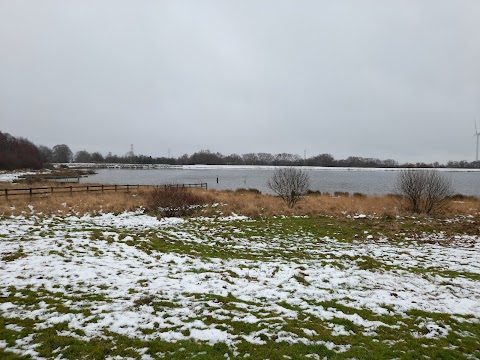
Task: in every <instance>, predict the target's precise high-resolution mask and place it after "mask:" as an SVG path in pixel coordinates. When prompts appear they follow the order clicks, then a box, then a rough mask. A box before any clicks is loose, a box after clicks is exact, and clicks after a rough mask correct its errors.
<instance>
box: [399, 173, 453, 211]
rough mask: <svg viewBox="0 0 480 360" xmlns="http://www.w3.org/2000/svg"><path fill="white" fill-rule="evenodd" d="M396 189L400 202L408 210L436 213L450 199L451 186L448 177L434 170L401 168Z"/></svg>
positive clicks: (446, 204) (445, 205) (444, 206)
mask: <svg viewBox="0 0 480 360" xmlns="http://www.w3.org/2000/svg"><path fill="white" fill-rule="evenodd" d="M396 190H397V193H398V195H400V197H399V200H400V202H401V204H402V205H403V206H404V207H405V208H406V209H407V210H408V211H410V212H413V213H415V214H418V213H425V214H430V213H438V212H441V211H442V210H443V209H444V208H446V207H447V206H448V204H449V202H450V201H451V197H452V194H453V186H452V183H451V181H450V179H449V178H447V177H446V176H445V175H442V174H440V173H439V172H438V171H435V170H424V169H422V170H418V169H417V170H412V169H408V170H403V171H401V172H400V173H399V175H398V178H397V183H396Z"/></svg>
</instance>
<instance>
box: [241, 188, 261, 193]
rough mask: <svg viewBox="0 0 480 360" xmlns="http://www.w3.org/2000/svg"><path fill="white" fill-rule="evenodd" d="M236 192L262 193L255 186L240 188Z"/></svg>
mask: <svg viewBox="0 0 480 360" xmlns="http://www.w3.org/2000/svg"><path fill="white" fill-rule="evenodd" d="M235 192H236V193H238V194H257V195H260V194H261V193H262V192H261V191H260V190H258V189H255V188H248V189H244V188H239V189H237V190H235Z"/></svg>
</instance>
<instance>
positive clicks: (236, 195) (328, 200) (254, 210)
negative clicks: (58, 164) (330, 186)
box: [0, 183, 480, 217]
mask: <svg viewBox="0 0 480 360" xmlns="http://www.w3.org/2000/svg"><path fill="white" fill-rule="evenodd" d="M37 185H38V186H39V187H40V186H60V185H58V184H52V183H45V184H36V185H35V186H37ZM8 187H10V188H12V187H25V185H24V184H23V185H19V184H16V185H15V184H13V185H9V186H8ZM2 188H5V186H2ZM150 191H151V190H150V189H149V188H148V187H143V188H140V189H139V190H137V189H133V190H131V191H130V192H128V193H127V192H117V193H115V192H105V193H101V192H91V193H86V192H82V193H74V194H72V195H71V194H68V193H66V194H54V195H34V196H33V197H31V198H30V197H29V196H17V197H11V198H9V199H5V197H0V215H4V216H9V215H19V214H30V213H32V211H31V207H32V206H33V209H34V211H35V213H44V214H57V215H66V214H72V213H76V214H85V213H91V214H95V213H99V212H104V213H106V212H115V213H119V212H124V211H131V210H135V209H138V208H140V207H146V206H145V205H146V204H147V201H148V197H149V194H150ZM191 191H192V192H193V193H195V194H196V195H198V196H200V197H202V199H203V200H204V203H206V204H215V203H217V204H220V205H219V206H215V207H212V206H207V207H205V208H203V213H202V214H203V215H205V216H215V215H218V211H221V212H222V213H223V214H225V215H230V214H231V213H235V214H239V215H245V216H250V217H259V216H273V215H287V216H288V215H329V216H347V215H351V216H353V215H357V214H365V215H374V216H381V217H385V216H389V217H395V216H398V215H410V214H409V213H408V212H407V211H406V210H405V209H403V208H402V206H401V203H400V202H399V201H398V199H397V198H396V197H394V196H338V197H335V196H330V195H326V194H324V195H320V194H309V195H307V196H305V197H304V198H303V199H302V200H301V201H300V202H299V203H297V205H296V206H295V207H294V208H293V209H290V208H288V207H287V206H286V204H285V203H284V202H283V200H281V199H280V198H278V197H276V196H272V195H267V194H259V193H256V192H253V191H228V190H225V191H216V190H204V189H191ZM479 212H480V201H479V199H478V198H473V197H462V198H460V199H454V200H453V201H451V202H450V205H449V207H448V208H447V209H446V210H445V211H444V213H442V214H440V215H441V216H446V217H451V216H457V215H471V214H478V213H479Z"/></svg>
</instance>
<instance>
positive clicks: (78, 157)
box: [0, 132, 480, 170]
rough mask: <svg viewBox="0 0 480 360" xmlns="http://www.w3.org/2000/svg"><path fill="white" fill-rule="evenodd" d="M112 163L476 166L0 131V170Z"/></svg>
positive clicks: (476, 163) (472, 164)
mask: <svg viewBox="0 0 480 360" xmlns="http://www.w3.org/2000/svg"><path fill="white" fill-rule="evenodd" d="M71 162H75V163H97V164H103V163H116V164H168V165H199V164H203V165H270V166H324V167H361V168H396V167H402V168H404V167H406V168H445V167H448V168H464V169H478V168H480V161H472V162H468V161H449V162H448V163H447V164H445V165H444V164H439V163H438V162H435V163H431V164H429V163H405V164H399V163H398V162H397V161H395V160H392V159H387V160H381V159H376V158H365V157H359V156H350V157H348V158H346V159H335V158H334V157H333V156H332V155H330V154H319V155H315V156H312V157H309V158H302V157H300V156H299V155H297V154H289V153H280V154H269V153H247V154H242V155H238V154H231V155H222V154H220V153H218V152H211V151H210V150H201V151H198V152H195V153H193V154H192V155H188V154H184V155H182V156H180V157H178V158H174V157H152V156H146V155H136V154H134V153H133V152H128V153H126V154H125V155H114V154H112V153H111V152H109V153H108V154H107V155H105V156H104V155H102V154H101V153H99V152H93V153H91V152H88V151H87V150H80V151H77V152H76V153H75V154H74V153H73V152H72V150H71V149H70V148H69V146H68V145H65V144H59V145H55V146H54V147H53V148H49V147H47V146H44V145H38V146H36V145H34V144H33V143H31V142H30V141H29V140H27V139H24V138H20V137H13V136H11V135H9V134H6V133H5V134H4V133H2V132H0V170H13V169H21V168H32V169H40V168H42V167H45V166H46V165H48V164H52V163H71Z"/></svg>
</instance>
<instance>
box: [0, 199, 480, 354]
mask: <svg viewBox="0 0 480 360" xmlns="http://www.w3.org/2000/svg"><path fill="white" fill-rule="evenodd" d="M191 192H192V194H196V195H197V196H203V197H204V199H205V200H206V202H205V204H204V205H203V206H202V207H201V208H200V209H199V210H198V211H199V213H198V215H199V216H195V217H190V218H184V219H179V218H163V217H159V218H157V217H156V216H152V215H149V214H145V212H144V211H142V210H136V211H130V212H125V211H124V210H125V209H126V208H128V207H130V208H131V209H132V210H133V209H134V208H136V209H138V208H139V207H140V206H141V205H142V204H144V203H145V200H146V199H147V198H148V196H149V195H150V194H151V193H150V191H145V192H139V193H124V194H119V193H118V194H104V195H98V194H97V195H95V196H94V195H92V194H76V195H73V196H64V197H62V196H58V197H45V198H40V197H38V198H35V197H33V198H32V199H29V198H28V197H26V198H17V199H14V200H11V201H10V202H9V203H8V206H9V208H8V209H7V205H4V204H3V203H2V208H1V210H0V212H2V213H3V215H2V217H1V218H0V253H1V256H0V271H1V272H2V274H3V275H2V277H0V358H2V359H28V358H44V359H60V358H63V359H116V358H122V359H123V358H130V359H164V358H169V359H190V358H191V359H262V360H263V359H272V360H273V359H289V358H291V359H323V358H334V359H352V358H356V359H364V358H375V359H391V358H426V359H438V358H445V359H457V358H458V359H459V358H475V356H477V354H478V349H480V338H479V337H478V334H479V333H480V327H479V326H480V325H479V324H480V319H479V315H478V314H479V310H480V298H479V297H478V288H479V286H480V268H479V265H478V264H479V260H480V258H479V254H480V252H479V250H480V248H479V246H480V243H479V240H478V234H479V231H480V228H479V226H480V219H479V216H478V200H476V199H457V201H459V202H458V203H453V204H452V206H455V205H458V206H460V205H461V207H459V209H462V211H464V212H465V215H463V216H461V215H459V214H460V211H458V212H457V213H456V215H455V216H452V215H451V214H450V215H449V216H446V215H447V214H446V213H445V214H444V217H437V218H431V217H418V216H417V217H412V216H408V213H401V212H400V211H401V210H395V211H399V212H398V213H397V215H398V216H397V215H395V216H390V215H386V214H383V213H382V214H380V213H381V212H382V211H385V210H382V209H384V207H385V206H387V207H389V206H390V205H392V206H395V205H394V204H395V198H394V197H392V198H390V197H379V198H372V197H358V196H356V197H346V196H341V197H333V196H327V195H318V194H312V195H308V196H306V197H305V199H304V201H302V202H300V203H299V204H298V206H297V207H296V208H295V209H291V208H289V207H288V206H287V205H286V204H285V203H284V202H283V201H282V200H281V199H279V198H278V197H273V196H266V195H260V194H258V193H256V192H255V191H248V190H241V191H236V192H215V191H205V190H191ZM58 201H62V203H58ZM48 202H50V204H49V203H48ZM52 202H56V203H55V204H54V203H52ZM88 203H90V204H89V207H88ZM252 203H253V206H259V208H258V209H257V210H256V212H255V211H253V209H251V208H250V205H251V204H252ZM47 205H48V206H47ZM107 205H108V206H107ZM55 206H57V208H55ZM261 206H263V207H264V208H263V209H262V208H261ZM343 206H345V207H346V208H347V207H352V209H355V210H359V211H358V212H357V213H353V212H344V211H343V210H342V209H343ZM329 207H331V208H329ZM114 209H117V210H118V213H117V214H114V212H115V211H116V210H114ZM84 210H87V211H86V212H88V213H90V215H85V212H84ZM360 210H362V211H360ZM367 210H368V211H367ZM58 211H60V212H58ZM274 211H276V213H274ZM351 211H353V210H351ZM450 211H453V210H452V209H451V210H450ZM232 212H236V213H237V214H240V213H245V214H246V213H248V212H252V216H249V217H245V216H240V215H233V214H232ZM328 212H330V213H328ZM13 214H15V216H11V215H13ZM308 215H310V216H308Z"/></svg>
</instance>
